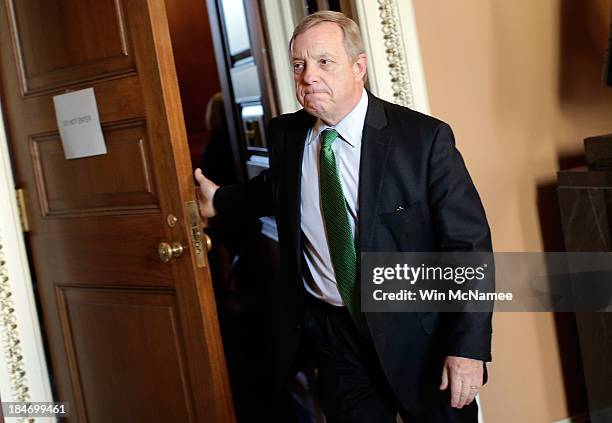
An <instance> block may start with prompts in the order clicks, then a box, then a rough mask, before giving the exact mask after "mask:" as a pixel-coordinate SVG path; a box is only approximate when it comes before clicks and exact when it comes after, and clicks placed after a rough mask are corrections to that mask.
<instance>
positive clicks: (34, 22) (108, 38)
mask: <svg viewBox="0 0 612 423" xmlns="http://www.w3.org/2000/svg"><path fill="white" fill-rule="evenodd" d="M6 7H7V10H8V11H9V25H10V32H11V36H12V41H13V48H14V54H15V57H16V63H17V65H18V68H19V78H20V82H21V87H22V90H23V93H24V94H26V95H32V94H38V93H41V92H44V91H46V90H49V89H53V88H55V87H57V86H59V85H69V84H74V83H79V82H83V81H85V80H91V79H100V78H105V77H108V76H113V75H117V74H124V73H127V72H133V71H135V65H134V60H133V58H132V56H131V55H130V51H131V47H130V44H129V31H128V27H127V26H126V24H125V20H124V18H123V16H124V13H123V5H122V4H121V2H120V1H119V0H62V1H40V0H38V1H37V0H19V1H15V0H6ZM49 28H53V29H54V30H53V31H50V30H49Z"/></svg>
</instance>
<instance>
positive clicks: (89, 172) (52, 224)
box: [0, 0, 234, 423]
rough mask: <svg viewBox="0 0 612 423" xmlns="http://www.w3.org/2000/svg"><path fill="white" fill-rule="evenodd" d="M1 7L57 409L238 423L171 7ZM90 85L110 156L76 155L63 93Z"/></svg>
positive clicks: (86, 417)
mask: <svg viewBox="0 0 612 423" xmlns="http://www.w3.org/2000/svg"><path fill="white" fill-rule="evenodd" d="M0 3H1V4H0V41H1V44H0V53H1V68H0V72H1V78H2V94H1V96H2V99H3V101H4V108H5V119H6V123H7V127H8V135H9V139H10V144H11V149H12V158H13V162H14V171H15V177H16V180H17V183H18V184H19V185H20V186H21V187H22V188H24V189H25V192H26V196H27V203H28V208H29V210H28V214H29V219H30V223H31V232H30V234H29V237H28V238H29V240H28V244H29V247H30V251H31V254H32V258H33V265H34V269H33V270H34V274H35V277H36V280H37V285H38V293H39V295H40V302H41V307H42V316H43V319H44V329H45V332H46V337H47V340H48V344H49V351H50V365H51V367H52V374H53V377H54V381H53V382H54V383H53V384H54V388H55V393H56V400H58V401H69V402H70V406H71V412H72V418H71V421H73V422H101V423H108V422H113V423H117V422H130V423H133V422H179V421H180V422H183V421H189V422H217V421H219V422H226V421H233V420H234V417H233V411H232V404H231V394H230V390H229V383H228V378H227V371H226V368H225V361H224V355H223V347H222V345H221V341H220V336H219V328H218V322H217V315H216V308H215V303H214V296H213V292H212V288H211V281H210V273H209V269H208V268H207V267H206V255H205V254H206V252H205V251H204V252H203V254H204V255H201V254H199V253H198V252H201V245H197V243H196V242H195V241H197V240H198V222H199V220H198V219H199V216H197V211H196V210H195V209H194V208H193V206H194V204H195V203H194V200H195V192H194V183H193V179H192V175H191V163H190V159H189V151H188V147H187V141H186V134H185V127H184V122H183V115H182V111H181V103H180V97H179V92H178V86H177V81H176V72H175V68H174V61H173V56H172V48H171V44H170V38H169V32H168V24H167V19H166V10H165V4H164V0H62V1H41V0H2V1H0ZM203 7H204V4H203ZM89 87H93V89H94V92H95V96H96V100H97V105H98V110H99V114H100V120H101V124H102V129H103V133H104V138H105V142H106V146H107V151H108V152H107V154H105V155H100V156H95V157H88V158H81V159H74V160H66V159H65V158H64V154H63V151H62V145H61V142H60V139H59V135H58V128H57V124H56V120H55V115H54V108H53V102H52V96H53V95H57V94H62V93H64V92H67V91H70V90H78V89H82V88H89ZM172 216H174V217H176V223H174V222H173V218H172ZM194 225H195V226H194ZM163 242H165V243H168V244H172V243H175V242H178V243H181V244H182V245H183V246H184V247H185V248H186V251H185V252H184V253H183V254H182V256H180V257H176V258H173V259H171V260H170V261H169V262H166V263H163V262H161V260H160V257H159V254H158V246H159V245H160V243H163ZM32 400H34V401H35V400H36V399H35V398H33V399H32Z"/></svg>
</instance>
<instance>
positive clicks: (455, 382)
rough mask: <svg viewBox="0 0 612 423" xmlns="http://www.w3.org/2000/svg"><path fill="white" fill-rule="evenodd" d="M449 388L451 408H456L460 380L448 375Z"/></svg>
mask: <svg viewBox="0 0 612 423" xmlns="http://www.w3.org/2000/svg"><path fill="white" fill-rule="evenodd" d="M450 387H451V407H458V406H459V401H460V399H461V389H462V383H461V379H460V378H458V377H457V375H455V374H451V375H450Z"/></svg>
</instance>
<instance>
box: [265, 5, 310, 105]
mask: <svg viewBox="0 0 612 423" xmlns="http://www.w3.org/2000/svg"><path fill="white" fill-rule="evenodd" d="M262 4H263V13H264V16H265V20H266V28H267V32H268V40H269V42H270V45H269V49H270V51H269V53H270V61H271V64H272V68H273V69H274V76H275V78H274V81H275V84H276V92H277V95H278V102H279V105H278V106H279V109H280V110H279V112H280V113H281V114H284V113H292V112H295V111H296V110H299V109H300V108H301V106H300V104H299V103H298V101H297V99H296V98H295V86H294V83H293V73H292V71H291V60H290V58H289V46H288V42H289V40H290V39H291V35H293V28H294V27H295V26H296V25H297V19H296V18H297V17H296V16H295V13H294V11H295V10H294V5H293V4H292V1H291V0H264V1H263V2H262Z"/></svg>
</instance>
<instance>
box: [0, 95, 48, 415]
mask: <svg viewBox="0 0 612 423" xmlns="http://www.w3.org/2000/svg"><path fill="white" fill-rule="evenodd" d="M0 100H2V99H1V98H0ZM0 204H3V205H7V206H8V207H0V247H1V248H0V328H1V329H2V331H3V332H4V331H6V332H4V333H6V334H8V339H7V337H3V338H2V340H1V341H0V348H1V349H2V354H0V397H1V398H2V401H3V402H12V401H19V402H21V401H37V402H39V401H45V402H49V401H53V393H52V390H51V384H50V378H49V373H48V367H47V360H46V357H45V351H44V347H43V340H42V331H41V322H40V320H39V317H38V312H37V308H36V302H35V297H34V289H33V283H32V282H33V280H32V276H31V271H30V267H29V263H28V256H27V252H26V247H25V239H24V236H23V232H22V228H21V219H20V217H19V209H18V206H17V200H16V196H15V182H14V179H13V172H12V167H11V160H10V155H9V148H8V139H7V136H6V131H5V121H4V115H3V112H2V101H0ZM7 294H10V297H9V298H6V296H7ZM7 325H9V326H7ZM17 342H18V343H17ZM8 355H11V356H13V357H14V358H13V359H12V360H9V359H7V356H8ZM17 355H20V356H21V359H19V358H18V356H17ZM15 366H16V367H15ZM22 371H23V372H24V373H25V374H24V375H23V376H19V375H18V374H17V372H22ZM25 388H27V390H25ZM39 419H40V421H41V422H52V421H56V420H55V418H50V417H49V418H37V419H36V420H37V421H38V420H39Z"/></svg>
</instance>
